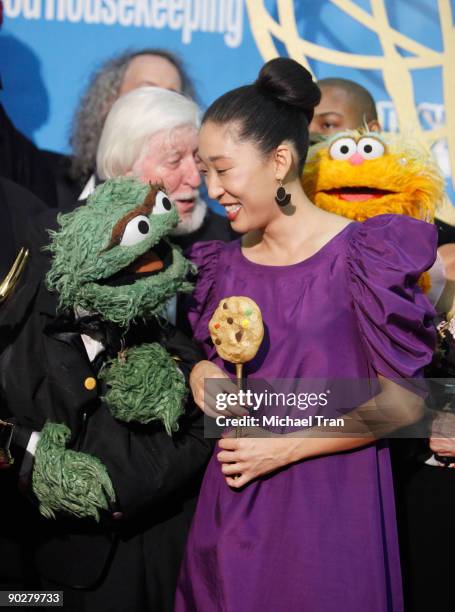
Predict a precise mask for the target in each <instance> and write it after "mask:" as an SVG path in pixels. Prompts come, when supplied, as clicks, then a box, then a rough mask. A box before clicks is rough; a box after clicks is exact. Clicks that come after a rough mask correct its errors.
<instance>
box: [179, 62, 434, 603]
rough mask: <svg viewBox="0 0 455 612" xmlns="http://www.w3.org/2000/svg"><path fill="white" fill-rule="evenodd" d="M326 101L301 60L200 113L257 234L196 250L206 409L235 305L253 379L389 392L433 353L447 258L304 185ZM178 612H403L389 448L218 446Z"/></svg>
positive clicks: (405, 224)
mask: <svg viewBox="0 0 455 612" xmlns="http://www.w3.org/2000/svg"><path fill="white" fill-rule="evenodd" d="M319 95H320V94H319V90H318V88H317V86H316V85H315V84H314V83H313V81H312V79H311V76H310V74H309V73H308V72H307V71H306V70H305V69H304V68H303V67H302V66H300V65H299V64H297V63H296V62H294V61H292V60H289V59H283V58H280V59H276V60H272V61H271V62H268V63H267V64H266V65H265V66H264V67H263V69H262V70H261V72H260V74H259V77H258V79H257V81H256V82H255V83H254V84H253V85H250V86H246V87H241V88H239V89H237V90H234V91H231V92H229V93H227V94H225V95H224V96H222V97H221V98H219V99H218V100H217V101H215V102H214V104H213V105H212V106H211V107H210V108H209V109H208V111H207V112H206V114H205V116H204V119H203V124H202V128H201V134H200V145H199V156H200V164H201V170H202V172H203V174H204V175H205V178H206V182H207V187H208V192H209V195H210V196H211V197H212V198H214V199H217V200H218V201H219V202H220V204H222V205H223V206H224V207H225V208H226V210H227V214H228V217H229V219H230V221H231V224H232V227H233V229H234V230H235V231H237V232H240V233H244V234H245V235H244V237H243V239H242V240H241V241H236V242H231V243H229V244H223V243H221V242H209V243H204V244H199V245H196V246H195V247H193V250H192V257H193V260H194V261H195V263H196V264H197V265H198V267H199V278H198V283H197V286H196V290H195V293H194V296H193V301H192V304H191V306H190V311H189V317H190V321H191V324H192V326H193V330H194V335H195V337H196V339H197V340H199V341H200V342H201V344H202V345H203V346H204V347H205V350H206V354H207V360H206V361H202V362H200V363H199V364H197V365H196V366H195V368H194V369H193V372H192V376H191V386H192V391H193V394H194V396H195V399H196V402H197V403H198V405H199V406H200V407H201V408H203V409H204V403H203V391H204V379H208V378H213V379H221V378H223V377H227V376H229V377H233V372H232V369H230V366H229V364H227V363H226V362H224V361H223V360H222V359H220V358H219V357H218V356H217V354H216V352H215V350H214V347H213V345H212V343H211V341H210V337H209V332H208V322H209V320H210V318H211V316H212V314H213V312H214V310H215V309H216V307H217V305H218V303H219V301H220V300H221V299H222V298H225V297H228V296H231V295H245V296H249V297H250V298H252V299H254V300H255V301H256V302H257V304H258V305H259V307H260V308H261V310H262V314H263V320H264V325H265V328H266V339H265V340H264V342H263V345H262V348H261V350H260V352H259V353H258V355H257V356H256V358H255V359H254V360H253V361H252V362H250V363H248V364H247V365H246V368H245V373H246V375H247V376H248V378H250V379H252V378H265V379H270V378H275V379H276V378H287V379H289V378H295V379H303V378H306V379H322V378H330V379H343V378H344V379H375V380H377V381H379V382H380V384H381V387H382V389H383V390H384V389H385V390H386V389H388V388H390V387H391V386H392V385H394V384H395V383H393V382H392V381H393V379H395V380H396V379H397V378H400V377H403V378H411V377H418V376H419V375H420V372H421V370H422V368H423V366H424V365H426V364H427V363H428V362H429V361H430V359H431V354H432V347H433V340H434V333H433V327H432V314H433V313H432V308H431V306H430V305H429V303H428V301H427V300H426V298H425V297H424V296H423V295H422V293H421V292H420V290H419V289H418V288H417V286H416V282H417V280H418V278H419V276H420V274H421V273H422V272H423V271H424V270H426V269H427V268H429V267H430V266H431V265H432V263H433V260H434V258H435V253H436V251H435V249H436V235H435V230H434V228H433V227H432V226H430V225H429V224H426V223H423V222H419V221H416V220H413V219H409V218H405V217H402V216H394V215H383V216H380V217H376V218H373V219H370V220H368V221H366V222H365V223H363V224H360V223H352V222H349V221H348V220H347V219H344V218H342V217H339V216H336V215H333V214H330V213H327V212H325V211H323V210H320V209H318V208H316V207H315V206H314V205H313V204H312V203H311V202H310V201H309V200H308V199H307V198H306V196H305V194H304V192H303V190H302V187H301V184H300V181H299V176H300V174H301V171H302V167H303V164H304V161H305V157H306V153H307V148H308V124H309V122H310V121H311V118H312V115H313V108H314V106H315V105H316V104H317V103H318V101H319ZM348 153H349V152H346V163H350V162H349V155H348ZM351 154H355V152H351ZM359 155H360V152H357V157H356V158H355V160H354V161H355V163H360V162H359V157H358V156H359ZM353 163H354V162H353ZM281 186H283V187H284V190H281V189H280V190H279V191H277V189H278V188H279V187H281ZM287 196H290V199H289V197H287ZM395 386H396V387H397V388H398V391H397V394H398V397H399V396H400V389H401V387H399V386H398V385H395ZM406 393H407V391H406V390H404V389H403V394H406ZM205 410H206V412H207V413H208V414H210V415H211V416H214V414H215V413H214V411H213V409H212V408H210V407H206V408H205ZM176 610H177V611H178V612H217V611H219V612H221V611H223V612H263V611H267V612H268V611H270V612H281V611H282V612H332V611H333V612H335V611H337V612H339V611H340V610H342V611H345V612H365V610H368V611H369V612H385V611H394V612H398V611H399V610H402V594H401V575H400V565H399V557H398V546H397V534H396V527H395V508H394V500H393V490H392V480H391V473H390V465H389V452H388V448H387V445H386V444H385V443H384V442H383V441H378V440H376V439H375V438H374V437H373V436H371V437H369V438H365V437H354V436H351V437H349V436H340V437H322V436H321V437H292V436H291V437H289V436H277V437H273V438H252V437H239V438H233V437H232V438H231V437H228V438H224V439H222V440H221V441H220V442H219V443H218V447H217V449H216V452H215V454H214V456H213V457H212V460H211V462H210V464H209V467H208V469H207V472H206V474H205V478H204V482H203V485H202V490H201V494H200V497H199V503H198V507H197V511H196V515H195V518H194V522H193V525H192V529H191V532H190V537H189V541H188V544H187V550H186V556H185V559H184V562H183V566H182V571H181V576H180V581H179V586H178V591H177V596H176Z"/></svg>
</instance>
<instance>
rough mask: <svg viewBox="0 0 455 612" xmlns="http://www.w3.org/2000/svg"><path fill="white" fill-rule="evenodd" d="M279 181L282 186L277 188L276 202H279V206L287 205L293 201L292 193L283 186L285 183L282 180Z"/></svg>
mask: <svg viewBox="0 0 455 612" xmlns="http://www.w3.org/2000/svg"><path fill="white" fill-rule="evenodd" d="M279 183H280V186H279V187H278V189H277V190H276V195H275V202H276V203H277V204H278V206H287V205H288V204H289V202H290V201H291V194H290V193H286V189H285V188H284V187H283V183H282V181H281V180H280V181H279Z"/></svg>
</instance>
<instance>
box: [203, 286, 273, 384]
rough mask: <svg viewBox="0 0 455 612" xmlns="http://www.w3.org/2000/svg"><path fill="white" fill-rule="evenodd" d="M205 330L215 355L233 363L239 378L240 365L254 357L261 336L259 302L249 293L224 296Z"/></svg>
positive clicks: (262, 327) (262, 335)
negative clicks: (207, 331)
mask: <svg viewBox="0 0 455 612" xmlns="http://www.w3.org/2000/svg"><path fill="white" fill-rule="evenodd" d="M209 331H210V336H211V337H212V341H213V344H214V345H215V348H216V351H217V353H218V355H219V356H220V357H221V358H222V359H224V360H226V361H229V362H230V363H235V364H236V365H237V378H238V379H241V377H242V367H241V366H242V365H243V364H244V363H246V362H247V361H251V360H252V359H253V358H254V356H255V355H256V353H257V352H258V350H259V347H260V346H261V342H262V339H263V337H264V325H263V323H262V315H261V310H260V308H259V306H258V305H257V304H256V302H255V301H254V300H252V299H251V298H249V297H244V296H232V297H228V298H224V299H222V300H221V302H220V303H219V304H218V308H217V309H216V310H215V312H214V313H213V316H212V318H211V319H210V322H209Z"/></svg>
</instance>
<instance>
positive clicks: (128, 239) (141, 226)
mask: <svg viewBox="0 0 455 612" xmlns="http://www.w3.org/2000/svg"><path fill="white" fill-rule="evenodd" d="M149 233H150V221H149V220H148V218H147V217H146V216H145V215H138V216H137V217H134V218H133V219H131V221H128V223H127V225H126V227H125V229H124V231H123V236H122V240H121V241H120V246H133V245H134V244H138V243H139V242H142V241H143V240H145V239H146V238H147V236H148V235H149Z"/></svg>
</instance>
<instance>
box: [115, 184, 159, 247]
mask: <svg viewBox="0 0 455 612" xmlns="http://www.w3.org/2000/svg"><path fill="white" fill-rule="evenodd" d="M157 192H158V189H156V190H154V191H153V192H152V190H151V191H150V192H149V193H148V194H147V197H146V198H145V200H144V203H143V204H141V205H140V206H136V208H134V209H133V210H131V211H130V212H129V213H127V214H126V215H125V216H124V217H122V218H121V219H119V220H118V221H117V223H116V224H115V225H114V228H113V229H112V233H111V239H110V241H109V244H108V245H107V247H106V248H105V249H104V250H105V251H109V250H110V249H112V248H113V247H115V246H117V245H118V244H120V242H121V240H122V236H123V232H124V231H125V227H126V226H127V225H128V223H129V222H130V221H131V219H134V217H137V216H138V215H145V216H147V217H148V216H149V215H150V213H151V212H152V210H153V207H154V206H155V199H156V194H157ZM152 194H153V195H152Z"/></svg>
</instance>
